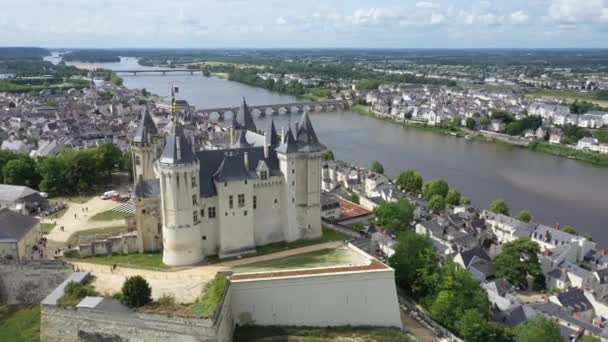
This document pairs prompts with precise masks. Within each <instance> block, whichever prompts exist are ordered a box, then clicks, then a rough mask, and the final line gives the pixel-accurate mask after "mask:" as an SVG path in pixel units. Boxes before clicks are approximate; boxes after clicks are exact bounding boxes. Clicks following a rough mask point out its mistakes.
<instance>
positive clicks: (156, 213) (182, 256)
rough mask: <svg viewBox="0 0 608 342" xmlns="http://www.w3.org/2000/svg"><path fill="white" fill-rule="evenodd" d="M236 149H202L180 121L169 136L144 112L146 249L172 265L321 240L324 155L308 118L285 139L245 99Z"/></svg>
mask: <svg viewBox="0 0 608 342" xmlns="http://www.w3.org/2000/svg"><path fill="white" fill-rule="evenodd" d="M230 137H231V141H230V145H229V146H225V147H224V148H221V149H214V150H199V151H195V150H194V149H193V146H192V144H191V142H190V140H189V139H188V138H187V137H186V135H185V133H184V129H183V128H182V127H181V124H180V123H179V120H174V123H173V127H172V129H171V132H170V134H169V135H168V136H167V137H166V139H164V142H163V138H162V137H161V136H159V131H158V129H157V128H156V126H155V124H154V122H153V121H152V119H151V117H150V115H149V113H147V112H146V113H144V114H143V117H142V119H141V122H140V125H139V127H138V130H137V134H136V136H135V138H134V139H133V143H132V151H133V161H134V168H133V169H134V177H135V182H136V192H137V199H136V202H135V209H136V220H137V229H138V232H139V240H140V250H141V251H142V252H143V251H155V250H162V252H163V262H164V263H165V264H167V265H170V266H178V265H191V264H196V263H199V262H201V261H203V260H204V258H205V257H206V256H209V255H219V256H220V257H222V258H223V257H231V256H237V255H243V254H249V253H255V250H256V246H261V245H266V244H269V243H274V242H280V241H286V242H291V241H296V240H300V239H316V238H319V237H320V236H321V234H322V229H321V205H320V195H321V152H322V151H324V150H325V146H324V145H323V144H321V143H320V142H319V140H318V139H317V136H316V134H315V131H314V129H313V127H312V124H311V122H310V119H309V118H308V115H307V114H304V115H303V116H302V119H301V122H300V124H299V125H298V126H297V129H296V130H295V131H294V130H292V128H291V127H289V129H288V131H287V133H286V134H285V136H284V137H283V139H282V141H280V140H279V137H278V135H277V132H276V129H275V128H274V123H273V124H272V126H271V130H270V135H269V136H268V135H267V134H262V133H260V131H258V130H257V128H256V127H255V123H254V121H253V117H252V115H251V113H250V111H249V108H248V106H247V104H246V102H245V100H243V103H242V105H241V107H240V109H239V111H238V113H237V114H236V115H235V116H234V117H233V120H232V124H231V126H230Z"/></svg>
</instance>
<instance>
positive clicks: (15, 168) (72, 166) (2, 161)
mask: <svg viewBox="0 0 608 342" xmlns="http://www.w3.org/2000/svg"><path fill="white" fill-rule="evenodd" d="M114 171H128V172H130V171H131V154H130V152H127V153H122V152H121V151H120V149H118V147H116V146H115V145H113V144H104V145H100V146H99V147H97V148H90V149H82V150H72V149H69V150H65V151H64V152H62V153H61V154H59V155H58V156H56V157H49V158H41V159H33V158H31V157H29V156H28V155H26V154H19V153H13V152H10V151H0V180H1V181H2V183H4V184H11V185H24V186H28V187H31V188H34V189H38V190H40V191H44V192H47V193H49V194H51V195H53V196H57V195H71V194H77V193H86V192H89V191H92V190H95V188H96V187H97V185H99V184H100V181H102V180H103V179H105V178H108V177H109V176H110V175H111V173H112V172H114Z"/></svg>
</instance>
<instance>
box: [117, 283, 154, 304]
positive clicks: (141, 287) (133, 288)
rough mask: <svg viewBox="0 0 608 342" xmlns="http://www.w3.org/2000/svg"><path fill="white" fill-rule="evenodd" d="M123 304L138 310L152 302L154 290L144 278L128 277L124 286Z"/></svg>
mask: <svg viewBox="0 0 608 342" xmlns="http://www.w3.org/2000/svg"><path fill="white" fill-rule="evenodd" d="M121 300H122V303H123V304H125V305H127V306H130V307H132V308H138V307H140V306H143V305H145V304H148V303H150V302H151V301H152V289H151V288H150V285H149V284H148V282H147V281H146V279H144V278H143V277H142V276H138V275H137V276H134V277H128V278H127V280H125V282H124V283H123V285H122V296H121Z"/></svg>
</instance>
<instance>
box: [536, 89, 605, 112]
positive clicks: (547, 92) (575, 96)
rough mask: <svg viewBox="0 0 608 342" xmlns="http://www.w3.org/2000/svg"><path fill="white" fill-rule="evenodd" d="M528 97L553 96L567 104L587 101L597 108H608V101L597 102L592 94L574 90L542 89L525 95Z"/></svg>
mask: <svg viewBox="0 0 608 342" xmlns="http://www.w3.org/2000/svg"><path fill="white" fill-rule="evenodd" d="M526 96H528V97H542V96H553V97H559V98H562V99H564V100H566V101H567V102H568V103H572V102H574V101H576V100H579V101H587V102H591V103H595V104H596V105H598V106H602V107H606V108H608V101H602V100H597V99H596V98H595V94H593V93H583V92H579V91H575V90H554V89H544V90H539V91H534V92H530V93H527V94H526Z"/></svg>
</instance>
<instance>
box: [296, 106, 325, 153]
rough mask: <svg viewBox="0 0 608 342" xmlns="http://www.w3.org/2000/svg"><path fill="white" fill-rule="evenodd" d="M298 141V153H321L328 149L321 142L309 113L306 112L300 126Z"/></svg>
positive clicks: (297, 134)
mask: <svg viewBox="0 0 608 342" xmlns="http://www.w3.org/2000/svg"><path fill="white" fill-rule="evenodd" d="M296 141H297V143H298V151H301V152H321V151H324V150H325V149H326V147H325V145H323V144H321V143H320V142H319V139H318V138H317V134H316V133H315V130H314V128H313V127H312V122H310V118H309V117H308V113H307V112H304V115H302V119H301V120H300V124H299V125H298V131H297V132H296Z"/></svg>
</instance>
